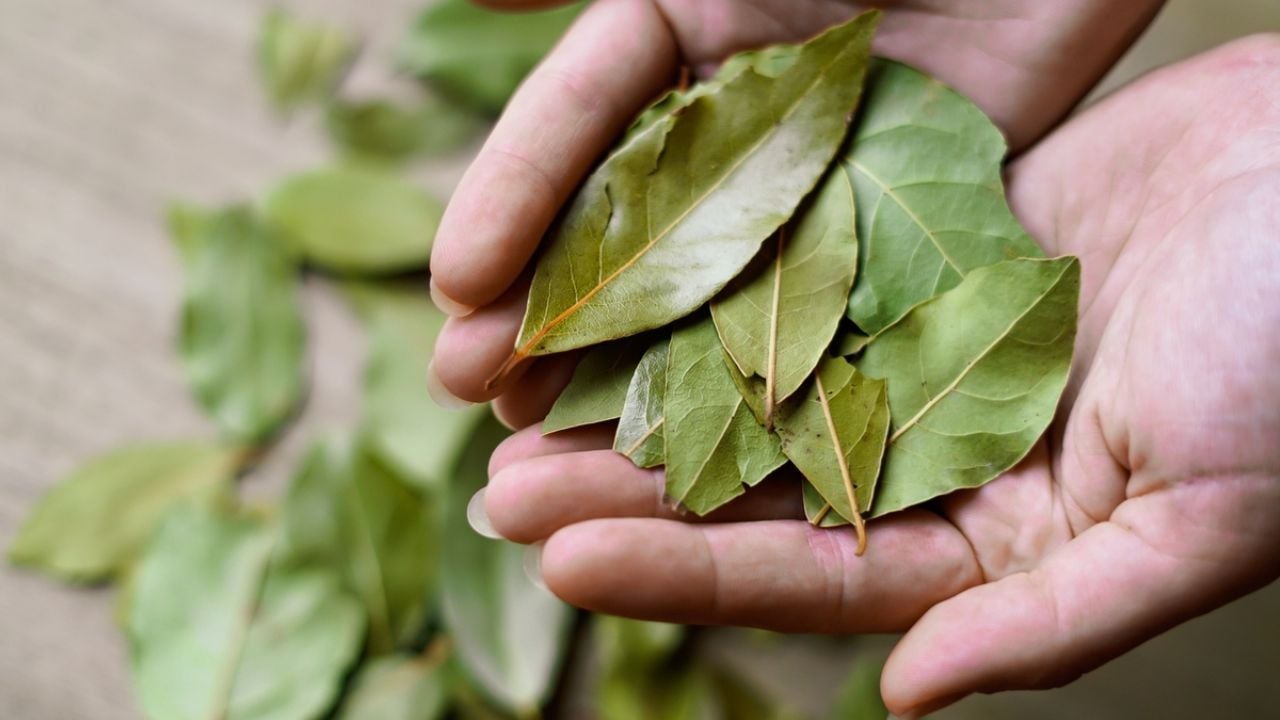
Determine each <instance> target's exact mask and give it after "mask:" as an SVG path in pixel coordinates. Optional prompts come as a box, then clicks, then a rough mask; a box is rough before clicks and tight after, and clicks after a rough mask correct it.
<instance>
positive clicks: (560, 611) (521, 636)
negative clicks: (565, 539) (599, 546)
mask: <svg viewBox="0 0 1280 720" xmlns="http://www.w3.org/2000/svg"><path fill="white" fill-rule="evenodd" d="M473 430H474V433H473V435H472V437H471V439H470V441H469V442H468V443H467V444H466V445H465V446H463V447H462V448H461V453H460V456H459V457H458V461H457V464H456V466H455V469H454V472H453V473H452V481H451V483H450V485H449V500H448V507H447V512H446V513H445V525H444V547H446V548H448V551H447V552H445V553H444V557H443V558H442V564H441V576H440V599H441V609H442V610H443V615H444V624H445V628H446V629H447V630H448V632H449V635H450V637H451V638H452V639H453V642H454V646H455V647H456V648H457V657H458V659H459V660H460V662H461V664H462V666H463V667H464V668H465V670H466V673H467V675H468V676H469V677H471V678H472V679H474V680H475V681H476V682H477V684H478V685H479V686H480V687H481V688H482V689H483V690H484V692H485V694H486V695H487V696H489V697H490V698H492V699H493V700H494V701H495V702H497V703H499V704H500V705H501V706H502V707H503V708H505V709H507V710H510V711H512V712H514V713H516V714H517V715H523V716H529V717H532V716H534V715H535V713H536V711H537V709H538V708H539V707H540V706H541V705H542V703H543V702H544V701H545V700H546V698H547V696H548V695H549V694H550V692H551V689H552V685H553V683H554V681H555V678H556V675H557V672H558V671H559V668H560V665H561V663H562V662H563V660H564V654H565V651H566V648H567V643H568V637H569V631H570V629H571V627H572V619H573V612H572V610H571V609H570V608H569V606H567V605H565V604H564V603H562V602H560V600H558V599H557V598H556V597H555V596H554V595H552V594H551V593H550V592H549V591H547V590H546V589H544V588H541V587H538V586H537V585H534V584H533V582H532V581H530V580H529V577H528V576H527V575H526V574H525V570H524V561H525V560H524V559H525V554H526V553H525V548H523V547H521V546H519V545H514V544H512V543H508V542H504V541H500V540H490V539H488V538H485V537H481V536H480V535H478V534H477V533H476V532H475V531H474V530H472V529H471V526H470V525H468V523H467V519H466V514H467V513H466V508H467V503H468V501H469V500H470V499H471V496H472V495H474V494H475V493H476V491H478V490H479V489H480V488H482V487H484V485H485V483H486V482H487V481H488V466H489V456H490V455H491V454H492V453H493V449H494V448H495V447H497V445H498V443H500V442H501V441H502V440H503V439H504V438H505V437H506V436H507V435H509V434H510V433H509V432H508V431H507V430H506V428H504V427H502V425H501V424H500V423H498V421H497V420H496V419H494V418H493V417H492V415H488V414H486V415H485V416H484V417H482V418H481V419H480V421H479V422H478V423H476V424H474V425H473Z"/></svg>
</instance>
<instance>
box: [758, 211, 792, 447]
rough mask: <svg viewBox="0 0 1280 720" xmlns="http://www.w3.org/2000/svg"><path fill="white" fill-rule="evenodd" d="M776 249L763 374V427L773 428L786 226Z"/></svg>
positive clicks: (779, 229)
mask: <svg viewBox="0 0 1280 720" xmlns="http://www.w3.org/2000/svg"><path fill="white" fill-rule="evenodd" d="M777 236H778V249H777V252H776V253H775V257H774V260H773V303H772V306H771V307H770V309H769V353H768V355H769V357H768V360H767V363H768V366H767V368H766V369H765V375H764V428H765V429H766V430H772V429H773V409H774V405H775V404H776V402H775V401H776V396H777V394H778V308H779V306H780V305H781V303H782V246H783V244H784V243H786V236H787V232H786V227H785V226H784V227H780V228H778V232H777Z"/></svg>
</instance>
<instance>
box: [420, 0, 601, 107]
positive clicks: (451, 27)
mask: <svg viewBox="0 0 1280 720" xmlns="http://www.w3.org/2000/svg"><path fill="white" fill-rule="evenodd" d="M582 7H583V3H580V2H576V3H570V4H568V5H565V6H563V7H559V8H555V9H551V10H544V11H540V12H527V11H525V12H511V11H506V12H496V11H493V10H486V9H484V8H482V7H479V6H477V5H475V4H473V3H471V2H468V0H440V2H433V3H430V4H429V5H428V6H427V7H426V9H425V10H423V12H422V14H421V15H419V16H418V19H417V20H416V21H414V23H413V26H412V27H411V28H410V30H409V36H408V37H407V38H405V41H404V43H403V45H401V47H400V49H399V53H398V54H399V59H400V64H401V65H402V66H403V67H404V68H405V69H406V70H408V71H409V72H411V73H413V74H415V75H417V76H419V77H422V78H424V79H426V80H428V81H430V82H432V83H433V84H435V85H437V86H439V87H440V88H442V89H443V90H445V91H447V92H448V93H449V95H450V96H452V97H455V98H457V99H459V100H462V101H464V102H467V103H469V104H471V105H473V106H475V107H477V108H479V109H481V110H484V111H487V112H491V113H497V112H498V111H499V110H501V109H502V107H503V106H504V105H506V104H507V98H509V97H511V93H512V92H514V91H515V89H516V87H517V86H519V84H520V82H521V81H522V80H524V78H525V75H527V74H528V73H529V71H530V70H532V69H533V67H534V66H535V65H537V64H538V62H539V61H540V60H542V57H543V56H544V55H546V54H547V53H548V52H549V51H550V50H551V48H552V47H553V46H554V45H555V43H556V41H557V40H559V39H560V36H561V35H563V34H564V31H565V30H566V29H567V28H568V27H569V25H570V24H571V23H572V22H573V20H574V18H576V17H577V16H578V13H579V12H580V11H581V10H582Z"/></svg>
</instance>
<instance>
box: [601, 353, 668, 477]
mask: <svg viewBox="0 0 1280 720" xmlns="http://www.w3.org/2000/svg"><path fill="white" fill-rule="evenodd" d="M669 347H670V342H669V341H667V340H665V339H663V340H659V341H658V342H656V343H654V344H653V345H651V346H650V347H649V348H648V349H647V350H645V352H644V355H643V356H641V358H640V364H639V365H637V366H636V370H635V372H634V373H633V374H632V376H631V382H630V383H629V384H628V386H627V397H626V401H625V403H624V404H623V406H622V417H620V418H619V419H618V431H617V433H616V434H615V435H614V437H613V449H614V450H616V451H618V452H620V453H622V454H623V455H626V456H627V457H628V458H630V459H631V462H633V463H635V464H636V466H637V467H642V468H650V467H654V466H657V465H661V464H663V463H664V462H666V459H667V450H666V441H665V439H664V433H663V427H662V426H663V425H664V424H665V423H666V412H665V410H664V409H663V401H664V400H665V399H666V394H667V350H668V348H669Z"/></svg>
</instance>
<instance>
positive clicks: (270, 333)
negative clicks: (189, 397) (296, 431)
mask: <svg viewBox="0 0 1280 720" xmlns="http://www.w3.org/2000/svg"><path fill="white" fill-rule="evenodd" d="M189 217H193V216H189ZM173 226H174V227H175V229H177V230H178V232H179V234H178V235H177V236H176V242H177V244H178V246H179V249H180V252H181V254H182V257H183V261H184V264H185V266H186V274H187V282H186V290H185V296H184V298H183V305H182V326H181V329H180V338H179V354H180V355H181V356H182V361H183V365H184V367H185V369H186V374H187V380H188V382H190V384H191V387H192V390H193V391H194V393H195V396H196V399H197V400H198V401H199V402H200V405H201V406H202V407H204V409H205V410H206V411H207V412H208V413H209V414H210V415H212V416H213V418H214V419H215V420H216V421H217V422H218V425H219V427H221V428H222V430H223V432H224V433H226V434H227V435H229V436H231V437H233V438H237V439H241V440H250V441H252V440H260V439H262V438H264V437H265V436H267V435H269V434H271V433H272V432H274V431H275V430H276V429H277V428H279V427H280V425H281V424H283V423H284V422H285V420H287V419H288V418H289V416H290V415H291V414H292V413H293V412H294V410H295V409H296V408H297V406H298V403H299V401H300V400H301V399H302V389H303V367H302V360H303V353H304V352H305V350H306V327H305V326H304V324H303V320H302V309H301V307H300V306H299V302H298V284H299V283H298V273H297V268H296V267H295V265H294V263H293V260H292V259H291V258H290V257H289V256H288V255H287V254H285V253H284V252H283V251H282V249H281V247H280V244H279V243H278V242H277V240H278V239H277V238H276V237H275V236H274V235H273V234H272V233H271V232H270V231H269V230H268V229H267V228H266V227H265V226H264V225H262V224H261V223H260V222H259V221H258V220H257V218H255V217H254V215H253V214H252V212H250V211H249V210H248V209H246V208H241V207H232V208H228V209H225V210H221V211H218V212H216V213H211V214H210V215H208V216H207V217H206V218H205V219H203V220H199V221H197V222H191V223H174V224H173Z"/></svg>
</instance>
